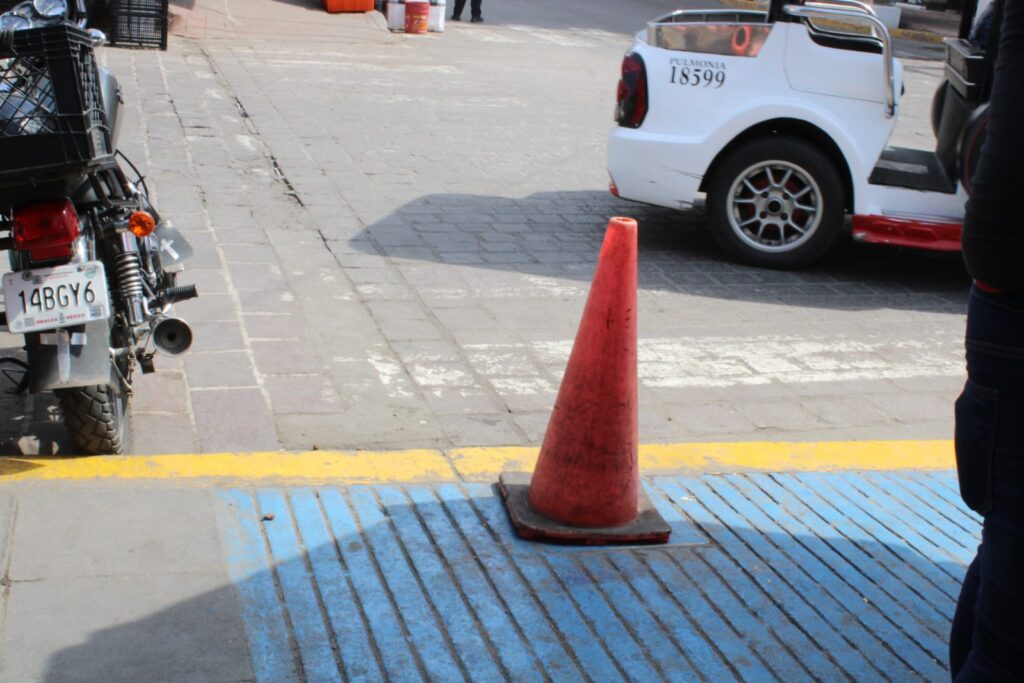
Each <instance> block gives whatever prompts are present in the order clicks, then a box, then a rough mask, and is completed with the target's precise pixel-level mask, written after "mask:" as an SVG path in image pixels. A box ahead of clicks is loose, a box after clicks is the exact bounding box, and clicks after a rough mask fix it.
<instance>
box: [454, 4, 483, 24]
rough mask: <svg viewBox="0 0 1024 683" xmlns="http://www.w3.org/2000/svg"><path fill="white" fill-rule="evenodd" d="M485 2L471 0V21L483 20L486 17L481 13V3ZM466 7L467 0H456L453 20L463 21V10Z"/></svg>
mask: <svg viewBox="0 0 1024 683" xmlns="http://www.w3.org/2000/svg"><path fill="white" fill-rule="evenodd" d="M482 4H483V0H470V1H469V14H470V19H469V20H470V21H476V22H479V21H483V20H484V17H483V15H482V14H480V5H482ZM465 7H466V0H455V9H453V10H452V21H462V10H463V9H465Z"/></svg>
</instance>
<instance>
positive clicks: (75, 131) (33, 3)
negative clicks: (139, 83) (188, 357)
mask: <svg viewBox="0 0 1024 683" xmlns="http://www.w3.org/2000/svg"><path fill="white" fill-rule="evenodd" d="M86 25H87V16H86V8H85V5H84V0H29V1H27V2H22V3H20V4H18V5H17V6H15V7H14V8H13V9H11V10H10V11H8V12H5V13H4V14H2V15H0V249H3V250H6V251H7V252H8V255H9V257H10V272H8V273H5V274H4V275H3V299H4V311H3V313H2V314H0V315H2V318H0V324H2V325H6V327H7V329H8V331H10V332H11V333H13V334H23V335H24V336H25V353H26V356H27V361H25V362H23V363H22V365H23V366H24V375H23V377H22V378H21V381H20V382H19V384H20V385H21V386H20V387H19V388H20V389H22V390H25V389H27V390H28V391H31V392H33V393H35V392H41V391H49V390H52V391H53V392H54V393H55V394H56V396H57V398H58V400H59V403H60V407H61V411H62V413H63V417H64V424H65V426H66V428H67V429H68V432H69V434H70V436H71V439H72V442H73V444H74V448H75V451H76V452H77V453H80V454H89V455H98V454H118V453H122V452H124V450H125V449H126V447H127V438H128V433H127V429H126V427H127V422H128V409H129V403H130V399H131V395H132V378H133V375H134V374H135V372H136V369H140V370H141V371H142V373H144V374H145V373H149V372H153V371H154V369H155V363H154V355H155V353H156V352H157V351H159V352H161V353H164V354H167V355H171V356H176V355H180V354H182V353H184V352H185V351H187V350H188V348H189V347H190V346H191V344H192V330H191V328H190V327H189V325H188V324H187V323H186V322H185V321H184V320H182V319H180V318H178V317H176V316H175V315H174V304H176V303H178V302H180V301H184V300H186V299H191V298H193V297H195V296H197V295H198V293H197V291H196V288H195V287H194V286H192V285H178V284H177V283H176V278H177V275H178V274H179V273H180V272H181V271H182V270H183V264H184V261H185V260H186V259H187V258H188V257H189V256H190V255H191V253H192V250H191V248H190V247H189V245H188V242H187V241H186V240H185V238H184V237H183V236H182V235H181V233H179V232H178V230H177V229H176V228H175V227H174V225H173V224H172V223H171V222H170V221H169V220H166V219H165V218H162V217H161V216H160V214H159V213H158V212H157V211H156V209H155V208H154V206H153V205H152V203H151V202H150V200H149V192H148V188H147V187H146V183H145V179H144V178H143V177H142V175H141V174H140V173H139V172H138V170H137V169H136V167H135V166H134V165H133V164H132V163H131V161H130V160H128V158H127V157H125V156H124V155H123V154H121V153H120V152H119V151H118V149H117V136H118V123H119V108H120V106H121V104H122V103H123V95H122V92H121V88H120V86H119V84H118V82H117V79H116V77H115V76H114V74H113V73H111V72H110V71H109V70H107V69H105V68H103V67H102V66H100V65H98V64H97V62H96V59H95V54H94V48H95V47H98V46H100V45H102V44H104V42H105V36H104V35H103V34H102V33H101V32H100V31H97V30H94V29H86ZM122 162H124V165H125V167H127V168H128V169H129V170H130V171H131V172H132V174H133V175H132V177H131V178H129V176H128V174H127V173H126V171H125V168H123V167H122ZM5 374H6V373H5Z"/></svg>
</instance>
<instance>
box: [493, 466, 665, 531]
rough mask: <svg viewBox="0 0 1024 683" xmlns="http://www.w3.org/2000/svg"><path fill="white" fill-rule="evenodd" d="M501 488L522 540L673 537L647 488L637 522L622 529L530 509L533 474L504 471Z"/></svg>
mask: <svg viewBox="0 0 1024 683" xmlns="http://www.w3.org/2000/svg"><path fill="white" fill-rule="evenodd" d="M498 489H499V490H500V491H501V497H502V498H504V499H505V507H506V508H507V509H508V516H509V518H510V519H511V520H512V526H513V527H514V528H515V530H516V533H517V534H519V536H521V537H522V538H527V539H530V540H535V541H548V542H549V543H561V544H564V545H636V544H641V543H642V544H655V543H667V542H668V537H669V536H671V535H672V528H671V527H670V526H669V525H668V522H666V521H665V518H664V517H662V516H661V513H659V512H658V511H657V510H656V509H655V508H654V505H653V504H652V503H651V500H650V498H648V497H647V494H646V493H644V491H643V489H641V490H640V492H639V498H640V499H639V501H638V507H639V511H638V513H637V516H636V519H635V520H633V521H632V522H631V523H629V524H626V525H624V526H618V527H577V526H569V525H567V524H562V523H561V522H556V521H554V520H552V519H548V518H547V517H545V516H544V515H542V514H540V513H539V512H537V511H535V510H534V509H533V508H532V507H530V503H529V502H528V496H529V493H530V475H529V474H526V473H523V472H502V473H501V475H500V476H499V477H498Z"/></svg>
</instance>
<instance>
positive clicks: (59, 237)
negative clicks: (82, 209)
mask: <svg viewBox="0 0 1024 683" xmlns="http://www.w3.org/2000/svg"><path fill="white" fill-rule="evenodd" d="M13 228H14V229H13V233H14V248H15V249H18V250H21V251H27V252H28V254H29V258H30V259H31V260H32V261H33V262H36V263H39V262H41V261H55V260H57V259H67V258H70V257H71V253H72V250H71V243H72V242H74V241H75V240H76V239H77V238H78V235H79V234H80V231H79V228H78V213H77V212H76V211H75V206H74V204H72V203H71V202H70V200H67V199H62V200H59V201H55V202H38V203H35V204H25V205H23V206H19V207H18V208H16V209H15V210H14V222H13Z"/></svg>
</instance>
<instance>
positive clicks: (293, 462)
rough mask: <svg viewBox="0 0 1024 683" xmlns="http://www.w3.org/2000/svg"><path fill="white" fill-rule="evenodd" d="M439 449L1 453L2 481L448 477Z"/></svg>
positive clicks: (358, 480)
mask: <svg viewBox="0 0 1024 683" xmlns="http://www.w3.org/2000/svg"><path fill="white" fill-rule="evenodd" d="M455 478H456V474H455V472H454V471H453V470H452V468H451V466H450V465H449V463H448V460H447V458H445V456H444V454H443V453H441V452H440V451H434V450H409V451H394V452H391V451H384V452H351V453H346V452H339V451H309V452H305V453H283V452H268V453H208V454H196V455H153V456H142V455H129V456H96V457H79V458H0V483H3V482H15V481H28V480H37V481H39V480H44V481H45V480H50V481H52V480H86V479H162V480H167V479H169V480H221V481H231V482H243V483H244V482H252V483H261V482H273V483H282V484H287V483H295V484H316V483H328V482H341V483H347V484H382V483H392V482H425V481H452V480H453V479H455Z"/></svg>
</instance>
